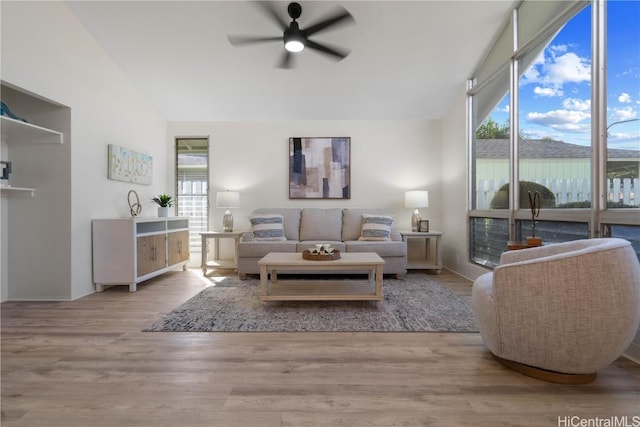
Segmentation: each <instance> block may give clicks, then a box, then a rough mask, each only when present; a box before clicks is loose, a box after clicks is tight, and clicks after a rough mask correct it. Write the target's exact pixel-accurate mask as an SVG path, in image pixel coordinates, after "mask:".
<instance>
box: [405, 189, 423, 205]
mask: <svg viewBox="0 0 640 427" xmlns="http://www.w3.org/2000/svg"><path fill="white" fill-rule="evenodd" d="M404 207H405V208H427V207H429V192H428V191H424V190H413V191H407V192H406V193H404Z"/></svg>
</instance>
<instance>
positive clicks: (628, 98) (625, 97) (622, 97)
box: [618, 92, 631, 104]
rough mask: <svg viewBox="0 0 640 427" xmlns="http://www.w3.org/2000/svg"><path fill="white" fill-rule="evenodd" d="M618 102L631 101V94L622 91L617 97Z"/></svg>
mask: <svg viewBox="0 0 640 427" xmlns="http://www.w3.org/2000/svg"><path fill="white" fill-rule="evenodd" d="M618 102H622V103H623V104H626V103H629V102H631V95H629V94H628V93H625V92H622V93H621V94H620V96H619V97H618Z"/></svg>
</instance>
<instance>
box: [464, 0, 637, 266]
mask: <svg viewBox="0 0 640 427" xmlns="http://www.w3.org/2000/svg"><path fill="white" fill-rule="evenodd" d="M605 17H606V19H604V18H605ZM639 20H640V2H626V1H610V2H607V1H605V0H594V1H576V2H567V1H561V0H557V1H546V2H539V1H528V0H525V1H524V2H523V3H520V4H519V5H518V9H517V10H515V11H514V13H513V15H512V17H511V19H510V20H509V23H508V24H507V25H505V29H504V31H503V32H502V34H501V35H500V36H499V37H498V40H497V42H496V44H495V45H494V46H493V48H492V50H490V51H489V53H488V54H487V57H486V58H485V60H484V61H483V62H482V63H481V65H480V66H479V67H478V69H477V71H476V73H475V76H474V78H473V79H471V80H470V83H469V91H468V94H469V97H470V100H471V102H469V103H468V105H469V108H470V109H471V111H470V114H469V117H470V128H471V130H472V132H470V135H469V136H470V138H471V147H472V150H471V165H470V166H471V171H470V174H471V175H470V176H471V186H470V189H471V194H470V195H469V201H470V212H469V217H470V233H469V238H470V248H471V249H470V252H471V253H470V258H471V260H472V261H473V262H475V263H478V264H482V265H488V266H492V265H495V264H496V263H497V262H498V261H499V254H500V253H501V252H503V251H504V250H506V247H507V241H508V240H520V239H524V238H526V237H527V236H529V235H531V231H532V220H531V210H530V207H529V197H528V193H533V194H535V192H536V191H537V192H538V193H540V196H541V197H540V199H541V201H542V209H541V210H540V215H539V217H537V218H536V219H535V221H536V235H537V236H538V237H542V238H543V240H544V241H545V242H550V243H551V242H562V241H568V240H575V239H581V238H587V237H601V236H618V237H624V238H626V239H628V240H630V241H632V242H633V243H634V247H635V248H636V252H638V244H637V242H640V212H639V209H638V208H639V207H640V200H639V199H640V197H636V192H637V191H639V190H640V182H639V177H638V172H639V169H640V121H639V120H638V118H639V117H638V106H639V105H640V99H639V97H640V79H639V78H638V75H639V74H640V37H638V33H637V31H638V29H637V28H638V27H637V22H638V21H639ZM605 41H606V43H605ZM604 70H608V74H607V75H606V76H605V74H604ZM492 132H493V134H492ZM494 135H499V138H493V137H491V136H494ZM513 182H517V183H518V185H513V186H510V185H509V183H513ZM496 188H498V191H497V192H495V189H496ZM611 209H613V211H612V210H611ZM614 211H615V212H614ZM639 258H640V252H639Z"/></svg>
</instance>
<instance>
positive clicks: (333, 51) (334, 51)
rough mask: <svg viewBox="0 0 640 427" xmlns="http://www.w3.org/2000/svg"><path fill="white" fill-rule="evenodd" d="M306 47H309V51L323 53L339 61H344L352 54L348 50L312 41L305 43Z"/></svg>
mask: <svg viewBox="0 0 640 427" xmlns="http://www.w3.org/2000/svg"><path fill="white" fill-rule="evenodd" d="M305 46H306V47H308V48H309V49H315V50H317V51H318V52H322V53H325V54H327V55H330V56H333V57H334V59H337V60H341V59H344V58H345V57H346V56H347V55H349V53H350V52H349V51H348V50H345V49H338V48H334V47H329V46H327V45H323V44H320V43H316V42H314V41H312V40H307V41H306V42H305Z"/></svg>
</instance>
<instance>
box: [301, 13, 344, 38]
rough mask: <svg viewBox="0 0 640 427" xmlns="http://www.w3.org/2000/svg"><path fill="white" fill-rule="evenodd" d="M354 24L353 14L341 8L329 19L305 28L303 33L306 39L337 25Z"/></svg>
mask: <svg viewBox="0 0 640 427" xmlns="http://www.w3.org/2000/svg"><path fill="white" fill-rule="evenodd" d="M352 22H355V20H354V19H353V16H351V14H350V13H349V12H348V11H347V10H346V9H344V8H341V9H340V10H338V11H336V12H335V13H334V14H333V15H331V16H329V17H328V18H326V19H324V20H322V21H320V22H318V23H316V24H314V25H311V26H310V27H307V28H305V29H304V30H302V33H303V34H304V35H305V37H309V36H310V35H312V34H315V33H317V32H318V31H322V30H326V29H327V28H329V27H331V26H335V25H337V24H349V23H352Z"/></svg>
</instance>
